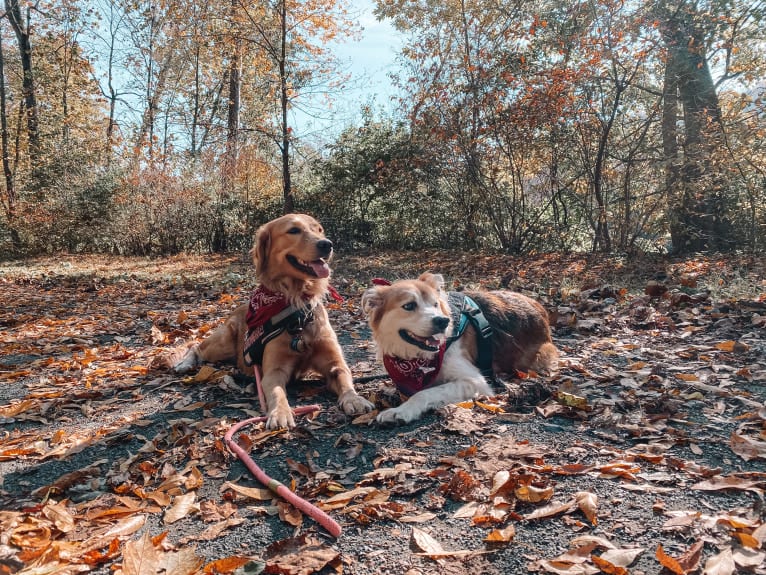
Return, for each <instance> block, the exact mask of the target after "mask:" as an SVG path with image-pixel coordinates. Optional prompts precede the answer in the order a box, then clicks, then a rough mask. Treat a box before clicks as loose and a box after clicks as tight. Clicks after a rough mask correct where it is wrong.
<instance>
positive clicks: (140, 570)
mask: <svg viewBox="0 0 766 575" xmlns="http://www.w3.org/2000/svg"><path fill="white" fill-rule="evenodd" d="M161 555H162V553H161V551H160V550H159V549H157V548H156V547H155V546H154V544H153V543H152V538H151V536H150V535H149V532H148V531H147V532H145V533H144V534H143V536H142V537H141V539H139V540H138V541H128V542H127V543H126V544H125V548H124V549H123V550H122V573H123V575H156V574H157V573H159V570H160V564H161V562H162V557H161Z"/></svg>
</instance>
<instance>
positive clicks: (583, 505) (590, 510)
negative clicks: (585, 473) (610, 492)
mask: <svg viewBox="0 0 766 575" xmlns="http://www.w3.org/2000/svg"><path fill="white" fill-rule="evenodd" d="M574 498H575V501H576V502H577V506H578V507H579V508H580V511H582V512H583V514H584V515H585V517H587V518H588V521H590V522H591V524H592V525H593V526H596V525H598V516H597V514H598V511H597V507H598V496H597V495H596V494H595V493H591V492H589V491H578V492H577V493H575V496H574Z"/></svg>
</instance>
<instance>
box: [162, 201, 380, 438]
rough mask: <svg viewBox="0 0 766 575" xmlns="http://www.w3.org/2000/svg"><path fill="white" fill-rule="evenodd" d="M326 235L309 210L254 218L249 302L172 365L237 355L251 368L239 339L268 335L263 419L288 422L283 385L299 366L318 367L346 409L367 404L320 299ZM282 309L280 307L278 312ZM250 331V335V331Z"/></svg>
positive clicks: (276, 424)
mask: <svg viewBox="0 0 766 575" xmlns="http://www.w3.org/2000/svg"><path fill="white" fill-rule="evenodd" d="M332 253H333V246H332V242H331V241H330V240H328V239H327V238H326V237H325V234H324V230H323V229H322V226H321V225H320V224H319V222H317V221H316V220H315V219H314V218H312V217H311V216H307V215H304V214H288V215H286V216H282V217H281V218H277V219H275V220H272V221H270V222H268V223H266V224H264V225H263V226H261V227H260V228H259V229H258V231H257V232H256V234H255V245H254V247H253V249H252V250H251V255H252V257H253V263H254V264H255V270H256V277H257V279H258V282H259V285H258V287H257V288H256V289H255V290H254V292H253V294H252V296H251V299H250V303H248V304H243V305H241V306H239V307H238V308H237V309H235V310H234V311H233V312H232V314H231V315H230V316H229V318H228V319H227V320H226V321H225V322H224V323H223V324H222V325H220V326H219V327H217V328H216V329H215V330H213V332H212V333H211V334H210V336H208V337H207V338H206V339H204V340H203V341H202V342H201V343H200V344H198V345H195V346H192V347H190V348H189V349H188V350H187V351H186V353H185V354H184V355H183V356H182V357H180V358H179V359H178V360H177V361H174V360H172V359H171V361H170V362H171V367H172V368H173V369H174V370H175V371H176V372H179V373H183V372H187V371H189V370H191V369H193V368H195V367H196V366H197V365H199V364H200V363H201V362H203V361H206V362H220V361H236V363H237V366H238V367H239V369H240V370H242V371H243V372H250V373H252V369H253V368H252V367H248V365H247V364H246V363H245V360H244V352H245V351H246V350H245V340H246V339H248V341H251V340H252V339H253V338H252V337H248V336H252V335H253V334H254V335H263V333H264V331H265V332H266V335H267V338H266V339H267V341H266V340H262V341H265V343H262V345H261V346H260V349H259V350H258V354H257V355H258V356H260V357H256V358H255V359H256V361H254V363H255V364H256V365H260V366H261V369H262V378H261V383H262V388H263V392H264V397H265V400H266V405H265V406H261V408H262V409H264V410H266V411H267V416H268V418H267V421H266V427H268V428H269V429H276V428H281V427H288V428H291V427H295V420H294V418H293V412H292V410H291V409H290V406H289V405H288V402H287V395H286V386H287V384H288V382H290V381H291V380H292V379H294V378H297V377H299V376H301V375H302V374H305V373H318V374H319V375H320V376H322V377H323V378H324V379H325V380H326V381H327V384H328V386H329V388H330V390H332V391H333V392H334V393H335V394H337V396H338V404H339V405H340V407H341V409H343V411H344V412H345V413H347V414H349V415H356V414H359V413H364V412H367V411H370V410H372V408H373V405H372V404H371V403H370V402H369V401H367V400H366V399H364V398H362V397H361V396H359V395H358V394H357V392H356V390H355V389H354V384H353V380H352V377H351V370H350V369H349V368H348V365H347V364H346V361H345V359H344V357H343V352H342V350H341V347H340V345H339V343H338V338H337V336H336V334H335V331H334V330H333V328H332V326H331V325H330V321H329V319H328V316H327V310H326V309H325V307H324V304H323V302H324V300H325V297H326V296H327V294H328V293H330V290H331V288H330V284H329V278H330V267H329V265H328V262H329V260H330V258H331V257H332ZM283 312H284V313H283ZM278 314H281V316H282V317H284V318H285V322H284V325H283V326H282V330H281V331H280V330H279V329H276V330H274V331H271V332H269V328H264V325H266V322H267V321H268V320H269V319H270V318H274V317H276V316H277V315H278ZM256 339H257V338H256Z"/></svg>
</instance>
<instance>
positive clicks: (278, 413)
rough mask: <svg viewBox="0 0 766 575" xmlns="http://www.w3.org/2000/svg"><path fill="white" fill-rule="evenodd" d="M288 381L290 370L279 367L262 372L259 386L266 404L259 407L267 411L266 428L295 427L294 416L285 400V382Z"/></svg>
mask: <svg viewBox="0 0 766 575" xmlns="http://www.w3.org/2000/svg"><path fill="white" fill-rule="evenodd" d="M289 381H290V372H289V371H286V370H284V369H281V368H276V369H270V370H269V371H264V372H263V377H262V378H261V386H262V387H263V396H264V397H265V398H266V405H262V406H261V409H263V410H265V411H266V413H267V418H266V428H267V429H281V428H287V429H292V428H293V427H295V418H294V417H293V410H292V409H290V404H289V403H288V402H287V384H288V382H289Z"/></svg>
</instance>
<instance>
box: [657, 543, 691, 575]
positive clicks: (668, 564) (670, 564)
mask: <svg viewBox="0 0 766 575" xmlns="http://www.w3.org/2000/svg"><path fill="white" fill-rule="evenodd" d="M655 557H657V561H659V562H660V565H662V566H663V567H664V568H665V569H667V570H668V571H671V572H673V573H675V574H676V575H686V571H685V570H684V568H683V567H681V565H680V564H679V563H678V561H676V560H675V559H673V558H672V557H671V556H670V555H668V554H667V553H665V551H664V550H663V548H662V544H659V545H658V546H657V551H656V553H655Z"/></svg>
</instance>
